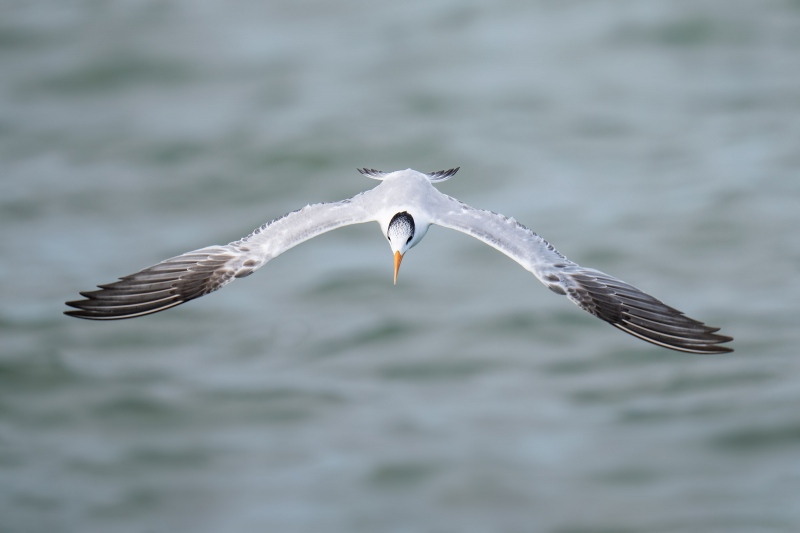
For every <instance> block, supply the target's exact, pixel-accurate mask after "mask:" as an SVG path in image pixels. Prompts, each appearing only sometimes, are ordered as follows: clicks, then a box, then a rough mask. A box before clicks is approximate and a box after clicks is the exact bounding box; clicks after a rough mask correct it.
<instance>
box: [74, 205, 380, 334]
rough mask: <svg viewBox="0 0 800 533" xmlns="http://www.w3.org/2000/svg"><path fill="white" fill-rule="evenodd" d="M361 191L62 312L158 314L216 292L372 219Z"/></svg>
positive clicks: (95, 316) (119, 284)
mask: <svg viewBox="0 0 800 533" xmlns="http://www.w3.org/2000/svg"><path fill="white" fill-rule="evenodd" d="M362 199H363V193H362V194H359V195H358V196H355V197H353V198H351V199H349V200H344V201H342V202H335V203H325V204H315V205H309V206H306V207H304V208H302V209H299V210H297V211H293V212H291V213H289V214H288V215H285V216H283V217H282V218H279V219H276V220H273V221H272V222H269V223H267V224H264V225H263V226H261V227H260V228H258V229H256V230H255V231H254V232H253V233H251V234H250V235H248V236H247V237H245V238H243V239H241V240H238V241H235V242H232V243H230V244H227V245H225V246H209V247H206V248H201V249H199V250H194V251H192V252H187V253H185V254H183V255H179V256H177V257H172V258H170V259H167V260H165V261H162V262H161V263H158V264H157V265H153V266H151V267H148V268H145V269H144V270H141V271H139V272H137V273H135V274H131V275H129V276H124V277H122V278H120V280H119V281H116V282H114V283H109V284H107V285H99V289H100V290H96V291H88V292H82V293H81V296H83V297H84V298H85V299H83V300H76V301H73V302H67V305H69V306H71V307H74V308H75V309H76V310H70V311H65V312H64V313H65V314H67V315H70V316H74V317H78V318H88V319H91V320H117V319H121V318H133V317H137V316H142V315H148V314H150V313H156V312H158V311H163V310H165V309H169V308H170V307H175V306H176V305H180V304H182V303H184V302H188V301H189V300H193V299H195V298H199V297H200V296H203V295H205V294H208V293H210V292H213V291H216V290H217V289H220V288H222V287H224V286H225V285H227V284H228V283H230V282H231V281H233V280H234V279H235V278H242V277H244V276H248V275H250V274H252V273H253V272H255V271H256V270H257V269H258V268H260V267H261V266H263V265H264V264H265V263H266V262H268V261H269V260H270V259H273V258H274V257H277V256H279V255H280V254H282V253H283V252H285V251H286V250H288V249H290V248H292V247H294V246H296V245H298V244H300V243H301V242H303V241H306V240H308V239H310V238H312V237H316V236H317V235H320V234H321V233H325V232H327V231H330V230H334V229H336V228H340V227H342V226H347V225H350V224H360V223H363V222H369V221H372V220H375V218H374V216H373V213H371V212H369V210H367V209H365V208H364V205H363V202H362Z"/></svg>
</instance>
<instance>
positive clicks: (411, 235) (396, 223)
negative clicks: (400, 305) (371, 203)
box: [386, 211, 427, 283]
mask: <svg viewBox="0 0 800 533" xmlns="http://www.w3.org/2000/svg"><path fill="white" fill-rule="evenodd" d="M425 230H427V227H426V228H424V229H423V230H422V231H417V227H416V224H414V217H412V216H411V215H410V214H408V212H407V211H401V212H399V213H397V214H396V215H394V216H393V217H392V219H391V220H390V221H389V226H388V228H387V230H386V238H387V239H389V246H391V247H392V253H393V254H394V282H395V283H397V271H398V270H400V262H401V261H402V260H403V255H405V253H406V252H407V251H408V249H409V248H412V247H413V246H414V245H416V244H417V243H418V242H419V241H420V239H422V237H423V235H425Z"/></svg>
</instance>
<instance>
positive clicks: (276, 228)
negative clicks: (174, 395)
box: [64, 167, 733, 354]
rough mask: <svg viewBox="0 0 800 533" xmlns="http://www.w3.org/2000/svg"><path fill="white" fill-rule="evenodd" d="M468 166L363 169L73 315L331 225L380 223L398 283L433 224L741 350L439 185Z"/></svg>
mask: <svg viewBox="0 0 800 533" xmlns="http://www.w3.org/2000/svg"><path fill="white" fill-rule="evenodd" d="M459 168H460V167H454V168H450V169H448V170H440V171H436V172H428V173H424V172H418V171H416V170H412V169H410V168H409V169H406V170H398V171H394V172H383V171H380V170H375V169H372V168H359V169H357V170H358V171H359V172H360V173H361V174H363V175H364V176H366V177H368V178H373V179H376V180H379V181H380V183H379V184H378V185H377V186H376V187H374V188H372V189H369V190H367V191H364V192H362V193H359V194H357V195H356V196H354V197H352V198H349V199H346V200H342V201H339V202H327V203H318V204H310V205H307V206H306V207H303V208H302V209H298V210H296V211H292V212H290V213H288V214H286V215H284V216H282V217H280V218H276V219H275V220H273V221H271V222H268V223H265V224H263V225H262V226H260V227H259V228H257V229H255V230H254V231H253V232H252V233H250V234H249V235H247V236H246V237H244V238H242V239H239V240H238V241H234V242H231V243H229V244H226V245H224V246H220V245H215V246H208V247H205V248H200V249H199V250H194V251H190V252H186V253H184V254H181V255H178V256H175V257H172V258H170V259H166V260H164V261H162V262H160V263H158V264H156V265H153V266H150V267H148V268H145V269H143V270H141V271H139V272H136V273H135V274H130V275H127V276H123V277H121V278H119V280H118V281H115V282H113V283H109V284H106V285H98V289H99V290H93V291H87V292H81V293H80V294H81V296H83V298H84V299H82V300H75V301H71V302H66V305H68V306H70V307H71V308H73V309H70V310H67V311H64V313H65V314H67V315H69V316H73V317H77V318H84V319H90V320H117V319H124V318H134V317H139V316H143V315H149V314H151V313H157V312H160V311H164V310H165V309H169V308H172V307H175V306H177V305H180V304H183V303H186V302H188V301H190V300H194V299H195V298H199V297H200V296H204V295H206V294H208V293H211V292H214V291H216V290H218V289H221V288H222V287H224V286H225V285H227V284H229V283H230V282H232V281H233V280H235V279H237V278H243V277H246V276H249V275H250V274H252V273H253V272H255V271H256V270H258V269H259V268H261V267H262V266H264V265H265V264H266V263H267V262H269V261H270V260H271V259H274V258H275V257H277V256H279V255H280V254H282V253H284V252H286V251H287V250H289V249H290V248H293V247H294V246H297V245H298V244H300V243H302V242H304V241H307V240H308V239H311V238H313V237H316V236H318V235H320V234H322V233H325V232H328V231H331V230H334V229H337V228H341V227H343V226H348V225H351V224H362V223H366V222H377V223H378V224H379V225H380V228H381V232H382V233H383V235H384V236H385V237H386V239H387V240H388V241H389V246H390V248H391V252H392V255H393V257H394V283H395V284H396V283H397V274H398V271H399V269H400V264H401V262H402V260H403V258H404V257H405V254H406V253H407V252H408V250H410V249H411V248H413V247H414V246H416V245H417V244H419V243H420V241H422V239H423V237H424V236H425V234H426V232H427V231H428V228H429V227H430V226H431V225H434V224H435V225H437V226H442V227H445V228H450V229H453V230H456V231H459V232H462V233H465V234H467V235H470V236H472V237H474V238H476V239H477V240H479V241H482V242H484V243H486V244H488V245H489V246H491V247H493V248H495V249H496V250H498V251H500V252H502V253H503V254H505V255H507V256H508V257H510V258H511V259H513V260H514V261H516V262H517V263H519V264H520V265H521V266H522V267H523V268H524V269H526V270H528V271H530V272H531V273H532V274H533V275H534V276H536V277H537V278H538V279H539V281H541V282H542V283H543V284H544V285H545V286H546V287H548V288H549V289H550V290H551V291H553V292H555V293H557V294H559V295H563V296H566V297H567V298H568V299H569V300H571V301H572V302H573V303H575V304H577V305H578V306H579V307H580V308H581V309H583V310H584V311H587V312H589V313H590V314H592V315H594V316H596V317H597V318H599V319H601V320H604V321H605V322H607V323H609V324H611V325H612V326H614V327H616V328H618V329H620V330H622V331H624V332H625V333H629V334H630V335H633V336H634V337H638V338H639V339H641V340H644V341H647V342H649V343H652V344H655V345H658V346H661V347H664V348H669V349H671V350H677V351H680V352H688V353H697V354H719V353H727V352H732V351H733V349H732V348H731V347H729V346H725V345H724V344H725V343H728V342H730V341H732V340H733V338H732V337H729V336H725V335H720V334H718V333H717V331H719V328H715V327H711V326H707V325H706V324H704V323H703V322H700V321H698V320H695V319H692V318H689V317H687V316H686V315H685V314H684V313H682V312H681V311H678V310H677V309H675V308H673V307H670V306H668V305H666V304H664V303H663V302H661V301H660V300H658V299H657V298H655V297H653V296H651V295H649V294H647V293H645V292H643V291H641V290H639V289H637V288H636V287H634V286H633V285H630V284H628V283H626V282H624V281H621V280H619V279H617V278H615V277H613V276H610V275H608V274H605V273H603V272H601V271H599V270H595V269H592V268H585V267H582V266H580V265H578V264H577V263H574V262H572V261H570V260H569V259H567V258H566V257H565V256H564V255H563V254H561V253H560V252H559V251H558V250H556V249H555V247H553V245H552V244H550V243H549V242H547V241H546V240H545V239H544V238H542V237H540V236H539V235H538V234H537V233H535V232H533V231H532V230H530V229H529V228H527V227H526V226H523V225H522V224H520V223H518V222H517V221H515V220H514V219H513V218H510V217H506V216H504V215H501V214H498V213H495V212H492V211H486V210H483V209H477V208H474V207H471V206H469V205H467V204H465V203H463V202H461V201H459V200H457V199H455V198H452V197H450V196H448V195H446V194H444V193H442V192H440V191H439V190H438V189H437V188H436V187H435V186H434V184H436V183H441V182H443V181H446V180H448V179H450V178H452V177H453V176H454V175H455V174H456V172H458V170H459Z"/></svg>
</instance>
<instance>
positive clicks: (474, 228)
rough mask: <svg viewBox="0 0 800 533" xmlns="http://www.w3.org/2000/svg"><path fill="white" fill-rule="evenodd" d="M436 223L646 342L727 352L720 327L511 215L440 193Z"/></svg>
mask: <svg viewBox="0 0 800 533" xmlns="http://www.w3.org/2000/svg"><path fill="white" fill-rule="evenodd" d="M441 197H442V198H441V199H440V202H441V203H440V205H439V206H438V209H437V211H438V213H439V215H438V216H437V218H436V219H434V220H433V223H434V224H438V225H440V226H443V227H447V228H451V229H454V230H457V231H460V232H463V233H466V234H468V235H471V236H473V237H475V238H477V239H478V240H481V241H483V242H485V243H486V244H488V245H490V246H492V247H493V248H495V249H497V250H499V251H500V252H502V253H504V254H506V255H507V256H509V257H510V258H512V259H513V260H515V261H516V262H518V263H519V264H520V265H522V266H523V267H524V268H525V269H526V270H529V271H530V272H532V273H533V274H534V275H535V276H536V277H537V278H539V280H540V281H541V282H542V283H544V284H545V285H546V286H547V287H548V288H550V289H551V290H552V291H553V292H556V293H558V294H562V295H565V296H567V298H569V299H570V300H571V301H572V302H574V303H575V304H577V305H578V306H579V307H580V308H581V309H583V310H585V311H587V312H589V313H591V314H592V315H594V316H596V317H598V318H600V319H602V320H605V321H606V322H608V323H609V324H611V325H612V326H614V327H616V328H619V329H620V330H622V331H624V332H626V333H629V334H631V335H633V336H635V337H638V338H640V339H642V340H645V341H647V342H651V343H653V344H656V345H659V346H663V347H665V348H670V349H672V350H678V351H683V352H690V353H725V352H731V351H733V349H732V348H729V347H727V346H721V344H723V343H726V342H729V341H731V340H733V339H732V338H731V337H728V336H725V335H718V334H716V333H715V332H716V331H718V330H719V328H714V327H710V326H707V325H705V324H704V323H702V322H700V321H698V320H694V319H692V318H689V317H687V316H685V315H684V314H683V313H682V312H680V311H678V310H677V309H674V308H672V307H670V306H668V305H666V304H664V303H663V302H661V301H660V300H658V299H656V298H654V297H653V296H650V295H649V294H647V293H645V292H643V291H641V290H639V289H637V288H636V287H634V286H632V285H630V284H628V283H625V282H624V281H621V280H619V279H617V278H615V277H613V276H609V275H608V274H605V273H603V272H600V271H598V270H594V269H591V268H584V267H582V266H580V265H578V264H576V263H574V262H572V261H570V260H569V259H567V258H566V257H564V255H562V254H561V253H560V252H558V250H556V249H555V248H554V247H553V245H552V244H550V243H548V242H547V241H546V240H544V239H543V238H542V237H540V236H539V235H537V234H536V233H534V232H533V231H531V230H530V229H528V228H526V227H525V226H523V225H521V224H519V223H517V222H516V221H515V220H514V219H512V218H507V217H505V216H503V215H499V214H497V213H493V212H491V211H484V210H480V209H475V208H473V207H470V206H468V205H466V204H464V203H462V202H459V201H458V200H456V199H454V198H451V197H449V196H446V195H441Z"/></svg>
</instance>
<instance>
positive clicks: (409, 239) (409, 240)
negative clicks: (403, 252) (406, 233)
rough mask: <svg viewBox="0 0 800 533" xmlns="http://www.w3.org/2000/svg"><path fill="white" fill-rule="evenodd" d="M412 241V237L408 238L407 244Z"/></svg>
mask: <svg viewBox="0 0 800 533" xmlns="http://www.w3.org/2000/svg"><path fill="white" fill-rule="evenodd" d="M412 237H413V235H412ZM410 242H411V237H409V238H408V240H406V244H408V243H410Z"/></svg>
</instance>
